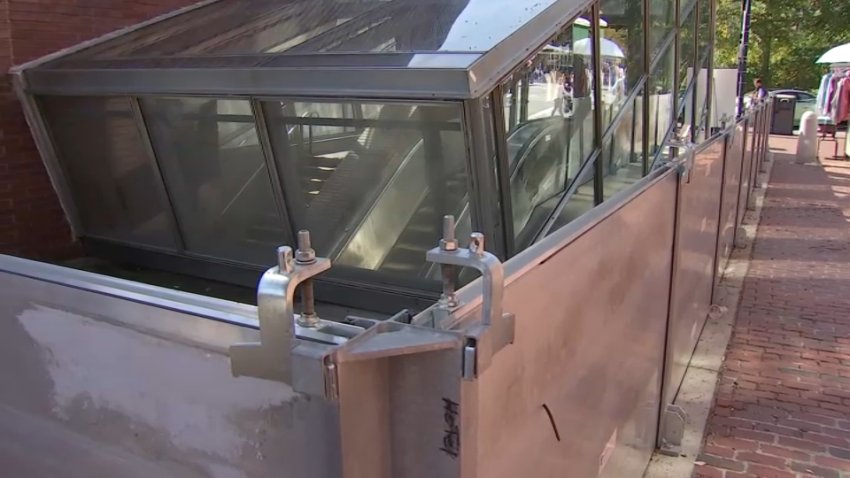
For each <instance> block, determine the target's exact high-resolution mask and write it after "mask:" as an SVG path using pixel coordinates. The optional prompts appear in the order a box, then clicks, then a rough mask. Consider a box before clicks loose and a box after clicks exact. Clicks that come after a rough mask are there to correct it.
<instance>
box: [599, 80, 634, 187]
mask: <svg viewBox="0 0 850 478" xmlns="http://www.w3.org/2000/svg"><path fill="white" fill-rule="evenodd" d="M642 103H643V97H642V96H640V95H639V96H638V97H637V98H636V99H635V100H634V101H632V102H631V103H629V105H628V107H627V109H626V111H625V112H624V114H623V116H622V117H621V120H620V122H619V123H618V124H617V126H616V128H615V129H614V131H613V134H612V135H611V137H610V138H609V139H608V140H607V141H606V142H605V143H604V144H603V145H602V170H603V172H604V174H605V176H604V178H603V180H602V184H603V185H604V188H605V189H604V197H605V199H608V198H610V197H612V196H614V195H615V194H617V192H619V191H621V190H623V189H625V188H626V187H628V186H629V185H631V184H634V183H635V182H636V181H637V180H639V179H640V178H641V177H643V150H642V149H643V148H642V145H641V138H642V135H643V115H641V114H640V111H639V109H640V108H639V105H641V104H642Z"/></svg>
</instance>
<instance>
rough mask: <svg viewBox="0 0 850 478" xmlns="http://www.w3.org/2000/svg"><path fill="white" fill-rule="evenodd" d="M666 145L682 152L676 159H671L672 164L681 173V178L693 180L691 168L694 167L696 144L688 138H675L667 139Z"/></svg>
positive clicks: (686, 181) (685, 180) (686, 180)
mask: <svg viewBox="0 0 850 478" xmlns="http://www.w3.org/2000/svg"><path fill="white" fill-rule="evenodd" d="M666 146H668V147H670V148H676V149H677V150H678V151H680V154H678V155H677V156H676V159H675V160H672V161H670V165H671V166H672V167H673V168H675V169H676V171H677V172H678V173H679V178H680V179H681V180H682V181H683V182H685V183H686V184H687V183H690V182H691V170H693V168H694V157H695V156H696V155H695V147H696V145H695V144H694V143H692V142H691V141H690V140H688V139H683V138H678V137H677V138H675V139H670V140H668V141H667V143H666Z"/></svg>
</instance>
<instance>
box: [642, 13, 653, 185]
mask: <svg viewBox="0 0 850 478" xmlns="http://www.w3.org/2000/svg"><path fill="white" fill-rule="evenodd" d="M649 2H650V0H643V74H644V76H645V77H646V82H644V87H643V175H644V176H646V175H647V174H649V166H650V158H649V118H650V115H649V98H650V96H651V94H652V92H651V89H652V81H651V80H652V78H651V77H650V75H649V65H650V62H651V60H652V58H651V56H652V52H651V50H650V47H649V45H650V39H649V15H650V10H649Z"/></svg>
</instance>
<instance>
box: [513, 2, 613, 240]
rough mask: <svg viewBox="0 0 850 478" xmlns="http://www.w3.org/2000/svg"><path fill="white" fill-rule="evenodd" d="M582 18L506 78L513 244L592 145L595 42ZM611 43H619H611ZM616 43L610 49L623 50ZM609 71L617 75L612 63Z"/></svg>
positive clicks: (546, 211)
mask: <svg viewBox="0 0 850 478" xmlns="http://www.w3.org/2000/svg"><path fill="white" fill-rule="evenodd" d="M587 18H590V15H589V14H588V15H586V16H585V17H583V18H582V17H580V18H578V19H576V21H575V22H573V23H572V24H570V25H569V26H568V27H567V28H566V29H565V30H564V31H562V32H561V33H560V34H559V35H558V36H556V37H555V38H553V39H552V40H551V41H550V42H549V43H548V45H547V46H546V47H545V48H544V49H543V50H542V51H541V52H540V53H539V54H538V55H537V56H536V57H535V58H533V59H531V60H530V61H529V62H528V63H527V64H526V65H525V67H524V68H522V69H520V70H519V71H517V72H515V73H514V75H513V76H512V78H510V79H509V80H508V82H507V84H506V85H505V86H504V91H505V98H504V104H505V121H506V130H507V143H508V144H507V151H508V155H509V156H508V164H509V166H510V188H511V192H510V196H511V201H512V211H513V228H514V234H515V240H516V241H515V243H516V248H517V249H518V250H522V249H523V248H525V247H527V246H528V245H530V243H531V241H533V239H534V237H535V236H536V235H537V233H538V232H539V231H540V228H541V227H542V226H543V225H544V224H545V222H546V220H547V218H548V217H549V216H550V215H551V213H552V211H553V209H554V208H555V206H556V205H557V203H558V201H559V200H560V198H561V196H563V194H564V193H565V192H566V190H567V188H568V187H569V185H570V184H571V183H572V182H573V180H574V179H575V177H576V174H577V173H578V170H579V168H580V167H581V166H582V164H583V163H584V161H585V160H586V159H587V158H588V157H590V155H591V153H592V152H593V150H594V132H595V129H594V121H593V94H592V91H593V81H594V78H593V57H592V54H593V49H592V48H591V44H592V40H591V38H590V31H591V28H590V22H589V21H588V20H587ZM609 48H614V49H616V50H617V51H619V48H618V47H617V46H616V45H614V44H613V43H610V44H609ZM617 51H611V52H609V53H611V54H612V55H614V54H615V53H616V54H617V55H619V56H622V52H619V53H617ZM615 56H616V55H615ZM606 72H607V73H606V74H607V75H609V76H610V75H614V73H613V69H609V70H606ZM606 78H608V79H609V80H611V81H613V80H614V77H613V76H610V77H606Z"/></svg>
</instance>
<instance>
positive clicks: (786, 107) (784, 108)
mask: <svg viewBox="0 0 850 478" xmlns="http://www.w3.org/2000/svg"><path fill="white" fill-rule="evenodd" d="M796 108H797V97H796V96H793V95H776V96H774V97H773V119H772V120H771V123H770V133H771V134H784V135H789V136H790V135H793V134H794V110H795V109H796Z"/></svg>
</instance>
